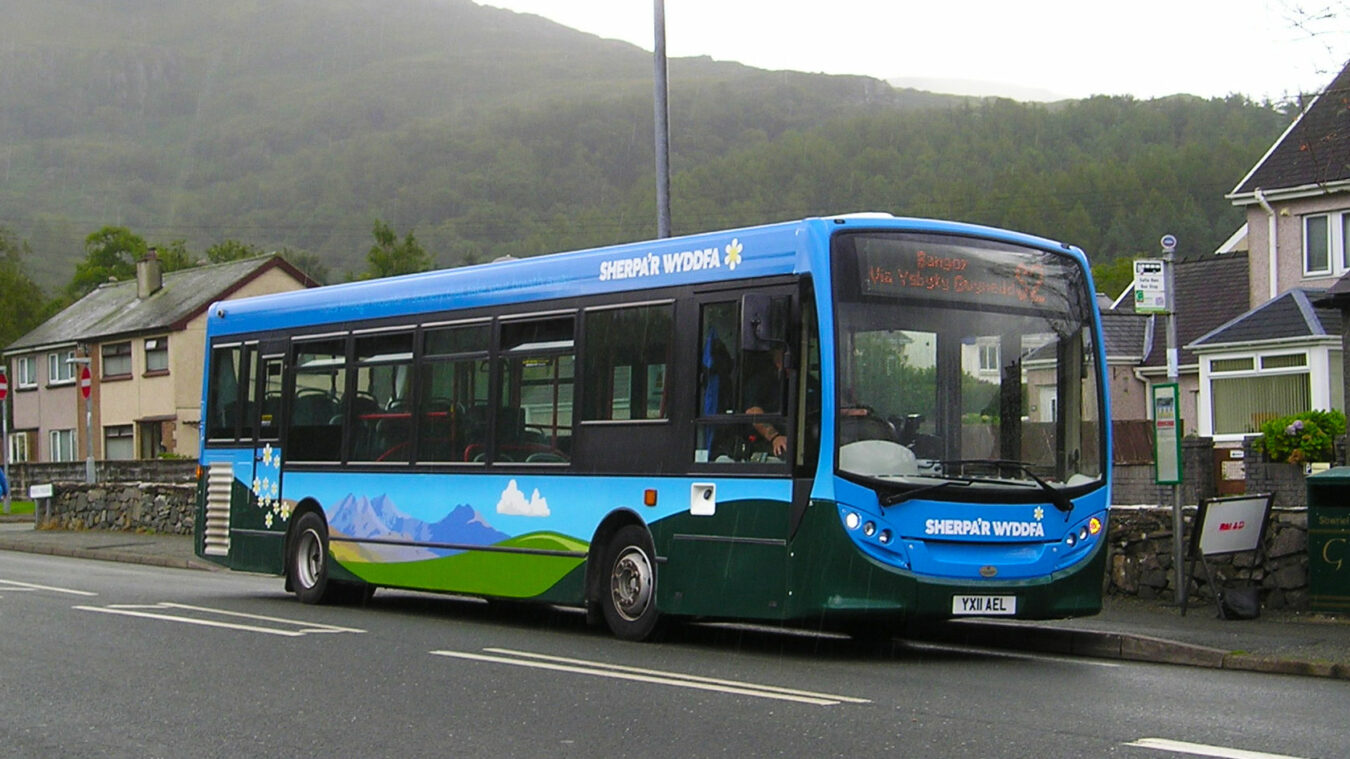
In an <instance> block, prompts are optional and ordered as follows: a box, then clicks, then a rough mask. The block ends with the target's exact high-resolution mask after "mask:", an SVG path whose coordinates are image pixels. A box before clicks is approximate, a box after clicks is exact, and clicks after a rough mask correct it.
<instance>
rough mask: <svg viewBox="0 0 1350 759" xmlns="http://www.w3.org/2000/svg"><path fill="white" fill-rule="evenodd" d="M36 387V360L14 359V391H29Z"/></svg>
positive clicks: (23, 357)
mask: <svg viewBox="0 0 1350 759" xmlns="http://www.w3.org/2000/svg"><path fill="white" fill-rule="evenodd" d="M37 386H38V378H37V358H36V357H34V356H19V357H18V358H16V359H14V387H15V389H16V390H30V389H32V388H35V387H37Z"/></svg>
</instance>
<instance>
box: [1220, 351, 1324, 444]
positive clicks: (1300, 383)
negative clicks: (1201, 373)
mask: <svg viewBox="0 0 1350 759" xmlns="http://www.w3.org/2000/svg"><path fill="white" fill-rule="evenodd" d="M1256 367H1260V368H1256ZM1209 372H1210V380H1209V384H1210V409H1211V412H1212V414H1213V419H1214V434H1215V435H1243V434H1252V433H1258V432H1260V431H1261V425H1262V424H1264V423H1265V422H1266V421H1268V420H1270V419H1275V418H1278V417H1281V416H1290V415H1293V414H1298V413H1301V412H1304V411H1307V410H1309V409H1311V408H1312V375H1311V374H1310V373H1309V370H1308V355H1307V354H1306V353H1276V354H1271V355H1266V356H1257V357H1245V358H1225V359H1212V360H1210V362H1209Z"/></svg>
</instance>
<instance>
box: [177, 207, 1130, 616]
mask: <svg viewBox="0 0 1350 759" xmlns="http://www.w3.org/2000/svg"><path fill="white" fill-rule="evenodd" d="M206 340H207V349H208V350H207V364H206V370H205V374H204V377H205V380H204V387H203V395H202V437H203V440H204V443H203V446H202V452H201V461H200V464H201V469H200V471H201V477H200V486H199V498H198V504H199V505H198V513H197V521H196V524H197V526H198V527H197V531H196V551H197V554H198V555H199V556H201V557H203V558H205V559H209V560H211V561H214V562H217V563H219V564H222V565H224V566H227V567H231V568H234V569H241V570H248V571H255V572H270V573H274V574H278V575H283V576H284V577H285V583H286V588H287V589H288V590H289V591H291V592H294V593H295V595H296V596H297V597H298V598H299V599H300V600H301V601H304V602H307V603H320V602H340V601H351V600H360V599H364V598H368V597H369V595H370V594H371V593H372V592H373V591H374V589H375V588H377V587H390V588H406V589H417V590H426V591H442V592H448V593H456V594H467V595H471V596H479V597H484V598H488V599H512V600H532V601H538V602H544V603H551V604H565V605H574V606H579V607H584V608H585V610H586V613H587V617H588V619H589V620H591V621H592V622H594V623H596V624H602V623H603V624H605V625H607V626H608V627H609V628H610V630H612V631H613V633H614V634H616V635H618V636H619V637H622V638H625V639H632V640H641V639H645V638H647V637H649V636H650V635H651V634H652V632H653V631H654V630H655V629H656V627H657V624H658V622H659V621H661V620H662V619H664V618H670V617H675V618H680V617H683V618H717V619H735V620H745V621H760V622H771V623H775V624H785V625H793V624H811V625H828V626H830V627H831V628H837V629H842V630H847V631H851V632H853V633H855V634H859V635H869V636H870V635H875V636H882V635H887V634H889V631H893V630H898V629H899V626H900V625H903V624H905V623H906V622H908V621H913V620H925V619H941V618H951V617H960V616H964V615H995V616H1006V617H1016V618H1027V619H1034V618H1054V617H1065V616H1073V615H1084V614H1092V613H1095V612H1097V611H1098V610H1100V606H1101V586H1102V577H1103V572H1104V569H1105V562H1106V550H1105V547H1104V542H1105V541H1104V537H1103V536H1104V533H1105V529H1106V519H1107V506H1108V504H1109V502H1110V486H1109V484H1110V461H1111V457H1110V455H1109V451H1110V437H1109V424H1107V423H1106V420H1108V419H1109V418H1110V417H1109V414H1108V409H1107V398H1106V393H1105V388H1106V382H1105V379H1104V376H1103V371H1104V366H1105V360H1104V356H1103V352H1102V350H1103V349H1102V340H1101V328H1100V317H1099V314H1098V312H1097V308H1096V301H1095V298H1094V293H1093V287H1092V281H1091V277H1090V274H1089V269H1088V264H1087V260H1086V258H1085V257H1084V255H1083V253H1082V251H1080V250H1078V249H1077V248H1074V247H1071V246H1069V245H1064V244H1061V243H1058V242H1052V241H1049V240H1045V239H1041V238H1038V237H1032V236H1028V235H1024V234H1019V233H1015V232H1010V231H1005V230H1000V229H992V228H987V227H981V226H974V225H968V224H960V223H953V222H945V221H933V220H924V219H906V218H894V217H891V216H889V215H885V214H852V215H844V216H838V217H829V218H810V219H805V220H801V221H794V222H788V223H778V224H769V225H764V226H758V227H749V228H743V229H734V230H728V231H722V232H712V233H707V234H698V235H691V236H687V237H677V238H668V239H660V240H653V241H649V242H641V243H634V244H626V245H618V246H613V247H606V248H599V249H593V250H583V251H576V252H569V253H557V254H552V255H543V256H538V257H533V258H529V259H524V260H502V261H497V262H493V263H488V264H483V265H477V266H469V267H464V268H458V269H448V270H442V271H435V272H427V273H422V274H413V275H408V276H401V277H393V278H389V279H382V280H375V281H365V282H353V283H348V284H342V285H334V286H330V287H322V288H317V289H311V290H303V291H298V292H289V293H282V294H276V295H266V296H261V297H256V298H246V299H241V300H229V301H222V302H219V303H217V304H215V305H213V306H212V307H211V312H210V314H209V320H208V324H207V328H206Z"/></svg>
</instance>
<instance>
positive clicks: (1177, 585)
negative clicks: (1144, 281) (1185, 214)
mask: <svg viewBox="0 0 1350 759" xmlns="http://www.w3.org/2000/svg"><path fill="white" fill-rule="evenodd" d="M1169 237H1170V236H1169ZM1168 242H1169V240H1168V238H1164V241H1163V277H1164V279H1165V281H1166V285H1165V289H1166V291H1167V381H1168V382H1172V383H1178V381H1179V379H1180V375H1181V369H1180V367H1179V366H1178V364H1179V363H1180V359H1179V357H1178V355H1177V299H1176V282H1175V278H1174V277H1173V273H1172V269H1173V260H1172V259H1173V253H1174V251H1175V249H1176V238H1171V240H1170V242H1171V245H1168ZM1177 387H1178V391H1177V399H1176V404H1177V405H1176V408H1177V425H1178V428H1177V434H1178V435H1181V434H1183V430H1182V429H1181V420H1182V418H1183V414H1182V413H1181V392H1180V384H1178V385H1177ZM1178 471H1181V469H1180V467H1178ZM1183 528H1184V523H1183V520H1182V518H1181V483H1179V482H1173V483H1172V574H1173V577H1174V581H1173V584H1174V593H1173V596H1174V598H1175V600H1176V602H1177V603H1178V604H1181V603H1184V601H1185V597H1186V581H1185V577H1186V572H1185V567H1184V564H1185V563H1186V559H1185V555H1184V554H1185V548H1184V542H1185V541H1183V540H1182V532H1183Z"/></svg>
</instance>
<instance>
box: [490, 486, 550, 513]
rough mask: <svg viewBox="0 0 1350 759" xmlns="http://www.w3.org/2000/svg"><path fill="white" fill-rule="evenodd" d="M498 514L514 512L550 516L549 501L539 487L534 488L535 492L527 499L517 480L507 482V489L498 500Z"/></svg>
mask: <svg viewBox="0 0 1350 759" xmlns="http://www.w3.org/2000/svg"><path fill="white" fill-rule="evenodd" d="M497 513H498V514H514V515H516V516H522V517H546V516H548V501H547V500H545V499H544V497H543V496H541V495H539V488H535V489H534V493H533V494H531V495H530V497H529V498H528V499H527V498H525V494H524V493H522V492H521V490H520V487H519V486H518V485H516V481H515V480H511V481H510V482H508V483H506V490H503V491H502V497H501V500H499V501H497Z"/></svg>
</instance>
